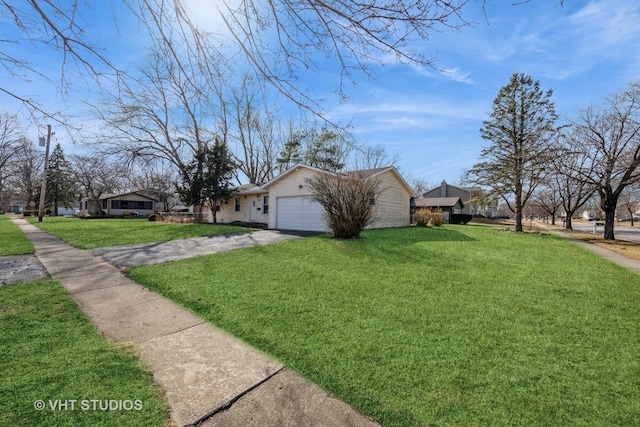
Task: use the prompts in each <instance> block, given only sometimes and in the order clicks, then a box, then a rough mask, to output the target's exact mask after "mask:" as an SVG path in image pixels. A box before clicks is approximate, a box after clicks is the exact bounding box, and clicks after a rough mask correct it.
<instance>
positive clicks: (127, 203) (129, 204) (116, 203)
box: [103, 200, 153, 211]
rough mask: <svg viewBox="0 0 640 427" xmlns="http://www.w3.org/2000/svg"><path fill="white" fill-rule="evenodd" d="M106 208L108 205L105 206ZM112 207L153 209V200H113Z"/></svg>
mask: <svg viewBox="0 0 640 427" xmlns="http://www.w3.org/2000/svg"><path fill="white" fill-rule="evenodd" d="M103 208H106V206H103ZM111 209H134V210H135V209H137V210H148V211H150V210H153V202H145V201H143V200H112V201H111Z"/></svg>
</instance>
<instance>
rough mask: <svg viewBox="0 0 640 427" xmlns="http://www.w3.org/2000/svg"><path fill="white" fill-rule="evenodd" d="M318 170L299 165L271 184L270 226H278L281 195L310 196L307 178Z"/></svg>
mask: <svg viewBox="0 0 640 427" xmlns="http://www.w3.org/2000/svg"><path fill="white" fill-rule="evenodd" d="M317 173H318V172H316V171H314V170H311V169H307V168H305V167H298V168H297V169H296V170H294V171H292V172H290V173H289V174H288V175H287V176H285V177H283V178H282V179H281V180H279V181H277V182H275V183H273V184H272V185H270V186H269V200H270V205H271V206H270V207H269V223H268V224H269V228H277V224H276V218H277V215H278V212H277V210H278V207H277V202H276V201H277V200H278V198H280V197H291V196H306V197H308V196H310V195H311V192H310V190H309V184H307V182H306V180H307V179H309V178H312V177H313V176H315V174H317ZM301 186H302V187H301Z"/></svg>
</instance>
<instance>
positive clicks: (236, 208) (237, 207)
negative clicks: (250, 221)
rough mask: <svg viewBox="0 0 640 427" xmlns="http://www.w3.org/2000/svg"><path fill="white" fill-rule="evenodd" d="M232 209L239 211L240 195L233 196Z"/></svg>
mask: <svg viewBox="0 0 640 427" xmlns="http://www.w3.org/2000/svg"><path fill="white" fill-rule="evenodd" d="M233 209H234V210H235V211H236V212H240V197H236V198H235V203H234V205H233Z"/></svg>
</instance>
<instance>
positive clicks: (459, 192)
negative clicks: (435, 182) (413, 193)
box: [416, 181, 477, 215]
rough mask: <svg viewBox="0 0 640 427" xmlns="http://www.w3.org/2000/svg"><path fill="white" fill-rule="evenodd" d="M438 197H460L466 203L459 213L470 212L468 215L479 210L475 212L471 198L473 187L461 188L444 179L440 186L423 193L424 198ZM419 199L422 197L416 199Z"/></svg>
mask: <svg viewBox="0 0 640 427" xmlns="http://www.w3.org/2000/svg"><path fill="white" fill-rule="evenodd" d="M438 197H447V198H448V197H459V198H460V201H461V202H462V204H463V205H464V207H463V208H462V212H459V213H462V214H468V215H473V214H476V213H477V212H474V210H473V206H472V204H471V202H470V200H471V198H472V197H473V196H472V195H471V189H467V188H459V187H456V186H453V185H451V184H447V181H442V183H441V184H440V186H439V187H436V188H433V189H431V190H429V191H427V192H426V193H423V194H422V198H425V199H429V198H438ZM418 200H420V199H416V201H418Z"/></svg>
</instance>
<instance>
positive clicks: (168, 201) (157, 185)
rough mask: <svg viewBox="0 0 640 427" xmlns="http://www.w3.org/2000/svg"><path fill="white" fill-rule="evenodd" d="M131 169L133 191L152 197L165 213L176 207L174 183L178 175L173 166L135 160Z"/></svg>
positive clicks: (177, 179)
mask: <svg viewBox="0 0 640 427" xmlns="http://www.w3.org/2000/svg"><path fill="white" fill-rule="evenodd" d="M131 169H132V176H131V179H130V186H131V187H132V188H133V190H135V191H144V192H147V193H150V194H151V195H153V196H154V197H155V198H156V199H158V200H159V201H160V202H161V203H162V205H163V209H162V210H163V211H165V212H168V211H169V210H170V209H171V208H172V207H174V206H175V205H176V202H177V196H176V186H175V183H176V182H178V181H179V175H178V172H177V170H176V168H175V167H174V166H173V165H171V164H169V163H168V162H163V161H159V160H154V159H137V160H136V162H134V164H133V165H132V168H131Z"/></svg>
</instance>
